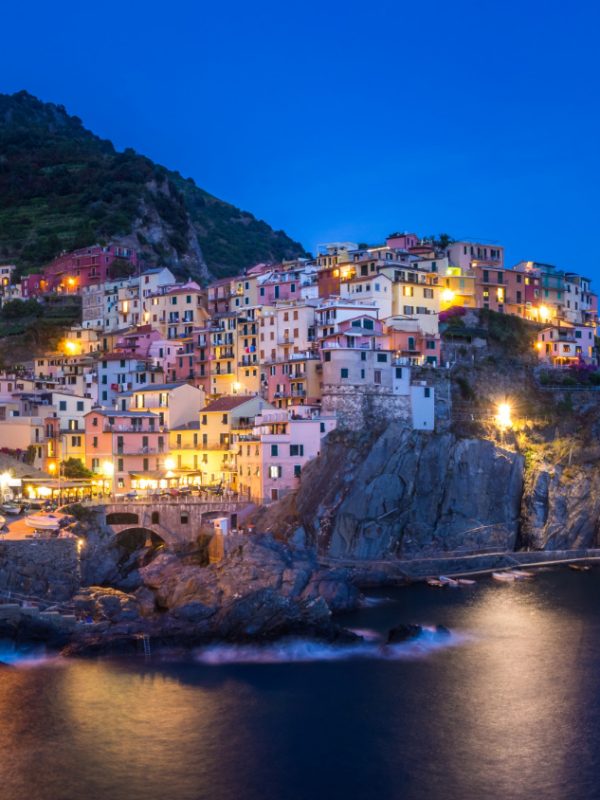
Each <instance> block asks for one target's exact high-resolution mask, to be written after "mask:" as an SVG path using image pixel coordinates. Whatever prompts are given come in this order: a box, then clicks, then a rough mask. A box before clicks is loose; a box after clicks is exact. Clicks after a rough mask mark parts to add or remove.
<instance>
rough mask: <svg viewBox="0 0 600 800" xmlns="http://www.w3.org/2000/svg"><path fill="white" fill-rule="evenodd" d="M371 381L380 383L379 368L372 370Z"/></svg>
mask: <svg viewBox="0 0 600 800" xmlns="http://www.w3.org/2000/svg"><path fill="white" fill-rule="evenodd" d="M373 383H375V384H377V385H380V384H381V370H380V369H376V370H374V371H373Z"/></svg>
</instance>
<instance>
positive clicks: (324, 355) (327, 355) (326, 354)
mask: <svg viewBox="0 0 600 800" xmlns="http://www.w3.org/2000/svg"><path fill="white" fill-rule="evenodd" d="M323 358H324V360H325V361H331V353H328V352H327V351H326V352H325V353H324V354H323Z"/></svg>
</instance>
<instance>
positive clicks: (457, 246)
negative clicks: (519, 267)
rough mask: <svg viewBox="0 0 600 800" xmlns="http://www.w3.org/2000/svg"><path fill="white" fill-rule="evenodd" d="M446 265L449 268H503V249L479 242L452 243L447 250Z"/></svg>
mask: <svg viewBox="0 0 600 800" xmlns="http://www.w3.org/2000/svg"><path fill="white" fill-rule="evenodd" d="M446 252H447V254H448V263H449V265H450V266H451V267H460V268H461V269H466V270H468V269H470V268H471V267H475V266H478V265H479V266H487V267H492V268H496V269H503V268H504V248H503V247H501V246H500V245H496V244H495V245H489V244H481V242H466V241H462V242H453V243H452V244H451V245H449V247H448V249H447V251H446Z"/></svg>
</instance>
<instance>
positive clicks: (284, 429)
mask: <svg viewBox="0 0 600 800" xmlns="http://www.w3.org/2000/svg"><path fill="white" fill-rule="evenodd" d="M334 428H335V417H321V416H319V415H318V410H317V409H314V408H308V407H304V408H295V409H294V410H293V411H291V410H289V411H279V410H277V411H275V410H264V411H262V413H261V414H260V415H259V416H257V417H256V418H255V420H254V428H253V430H252V434H251V435H248V436H245V437H243V438H241V439H240V441H239V442H238V446H239V450H238V456H237V470H238V487H239V492H240V494H242V495H245V496H247V497H248V498H249V499H251V500H253V501H255V502H258V503H271V502H275V501H276V500H280V499H281V498H282V497H284V496H285V495H286V494H288V493H289V492H291V491H293V490H294V489H296V488H297V487H298V484H299V482H300V476H301V474H302V469H303V467H304V466H305V465H306V464H307V462H308V461H310V460H311V459H312V458H315V457H316V456H317V455H318V454H319V452H320V450H321V441H322V439H323V437H324V436H326V435H327V433H329V431H331V430H333V429H334Z"/></svg>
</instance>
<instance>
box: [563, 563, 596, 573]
mask: <svg viewBox="0 0 600 800" xmlns="http://www.w3.org/2000/svg"><path fill="white" fill-rule="evenodd" d="M568 567H569V569H573V570H575V571H576V572H589V571H590V570H591V566H590V565H589V564H568Z"/></svg>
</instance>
